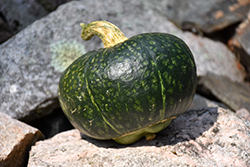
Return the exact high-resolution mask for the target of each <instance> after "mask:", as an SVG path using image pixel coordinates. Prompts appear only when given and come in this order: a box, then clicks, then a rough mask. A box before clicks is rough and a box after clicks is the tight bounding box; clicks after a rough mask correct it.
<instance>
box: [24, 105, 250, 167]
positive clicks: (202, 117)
mask: <svg viewBox="0 0 250 167" xmlns="http://www.w3.org/2000/svg"><path fill="white" fill-rule="evenodd" d="M249 125H250V124H249V122H248V124H245V123H244V122H243V120H242V119H240V118H239V117H237V116H236V115H235V114H234V113H233V112H231V111H229V110H225V109H223V108H204V109H202V110H190V111H187V112H185V113H184V114H182V115H180V116H179V117H178V118H177V119H175V120H174V121H173V122H172V123H171V124H170V125H169V127H167V128H166V129H165V130H163V131H161V132H159V133H158V134H157V137H156V139H154V140H152V141H146V140H145V139H141V140H139V141H138V142H137V143H134V144H132V145H127V146H124V145H119V144H117V143H115V142H114V141H100V140H95V139H91V138H88V137H86V136H84V135H80V133H79V131H78V130H70V131H66V132H63V133H60V134H58V135H56V136H54V137H53V138H51V139H48V140H45V141H39V142H37V143H36V144H35V146H32V148H31V151H30V156H29V162H28V166H29V167H33V166H166V164H167V165H168V166H228V164H230V165H231V166H242V167H244V166H245V167H247V166H249V165H250V129H249V128H250V127H249Z"/></svg>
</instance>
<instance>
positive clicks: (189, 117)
mask: <svg viewBox="0 0 250 167" xmlns="http://www.w3.org/2000/svg"><path fill="white" fill-rule="evenodd" d="M217 117H218V108H217V107H213V108H203V109H198V110H188V111H186V112H185V113H184V114H182V115H180V116H179V117H178V118H176V119H174V120H173V121H172V122H171V124H170V125H169V126H168V127H167V128H166V129H164V130H162V131H161V132H159V133H157V134H156V138H155V139H154V140H151V141H146V140H145V138H141V139H140V140H139V141H137V142H136V143H134V144H131V145H121V144H118V143H116V142H115V141H113V140H97V139H93V138H90V137H88V136H86V135H84V134H81V137H82V139H84V140H87V141H88V142H90V143H92V144H94V145H96V146H97V147H104V148H125V147H138V146H139V147H140V146H156V147H160V146H164V145H175V144H177V143H181V142H185V141H190V140H195V139H196V138H198V137H200V136H201V135H202V134H203V133H204V132H205V131H208V130H209V129H210V128H211V127H212V126H213V125H214V123H215V122H216V121H217ZM212 131H213V132H214V133H217V132H218V131H219V129H218V128H216V127H215V128H214V129H213V130H212Z"/></svg>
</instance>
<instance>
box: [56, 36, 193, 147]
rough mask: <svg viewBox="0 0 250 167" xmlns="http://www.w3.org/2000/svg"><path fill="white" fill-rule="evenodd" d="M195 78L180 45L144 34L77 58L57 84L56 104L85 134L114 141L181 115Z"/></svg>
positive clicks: (189, 59)
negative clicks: (57, 100) (58, 102)
mask: <svg viewBox="0 0 250 167" xmlns="http://www.w3.org/2000/svg"><path fill="white" fill-rule="evenodd" d="M196 78H197V76H196V66H195V62H194V58H193V55H192V53H191V51H190V50H189V48H188V46H187V45H186V44H185V43H184V42H183V41H182V40H181V39H179V38H177V37H175V36H173V35H170V34H166V33H145V34H140V35H137V36H134V37H131V38H129V39H127V40H125V41H124V42H121V43H118V44H116V45H114V46H112V47H107V48H102V49H99V50H96V51H91V52H88V53H86V54H85V55H83V56H81V57H80V58H78V59H77V60H76V61H75V62H73V63H72V64H71V65H70V66H69V67H68V68H67V69H66V70H65V71H64V73H63V75H62V77H61V79H60V82H59V101H60V104H61V107H62V109H63V111H64V113H65V114H66V115H67V117H68V118H69V120H70V122H71V123H72V124H73V125H74V126H75V127H76V128H77V129H79V130H80V131H81V132H82V133H83V134H85V135H87V136H90V137H92V138H96V139H114V138H119V137H121V136H124V135H126V134H130V133H132V132H136V131H138V130H140V129H143V128H146V127H150V126H151V125H155V124H157V123H161V122H164V121H166V120H169V119H172V118H173V117H177V116H178V115H180V114H182V113H184V112H185V111H186V110H187V108H188V107H189V105H190V104H191V102H192V100H193V97H194V94H195V90H196ZM164 128H165V127H164ZM133 142H134V141H133ZM126 144H130V143H126Z"/></svg>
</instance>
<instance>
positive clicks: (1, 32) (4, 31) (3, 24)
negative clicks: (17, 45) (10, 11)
mask: <svg viewBox="0 0 250 167" xmlns="http://www.w3.org/2000/svg"><path fill="white" fill-rule="evenodd" d="M11 36H12V33H11V30H10V27H9V25H8V23H7V21H6V20H5V18H4V16H1V11H0V44H1V43H3V42H4V41H6V40H8V39H9V38H10V37H11Z"/></svg>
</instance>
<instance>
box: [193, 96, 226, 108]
mask: <svg viewBox="0 0 250 167" xmlns="http://www.w3.org/2000/svg"><path fill="white" fill-rule="evenodd" d="M208 107H222V108H227V106H225V105H224V104H223V103H219V102H215V101H211V100H209V99H206V98H205V97H202V96H201V95H198V94H195V96H194V99H193V101H192V103H191V105H190V106H189V110H190V109H193V110H194V109H202V108H208Z"/></svg>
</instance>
